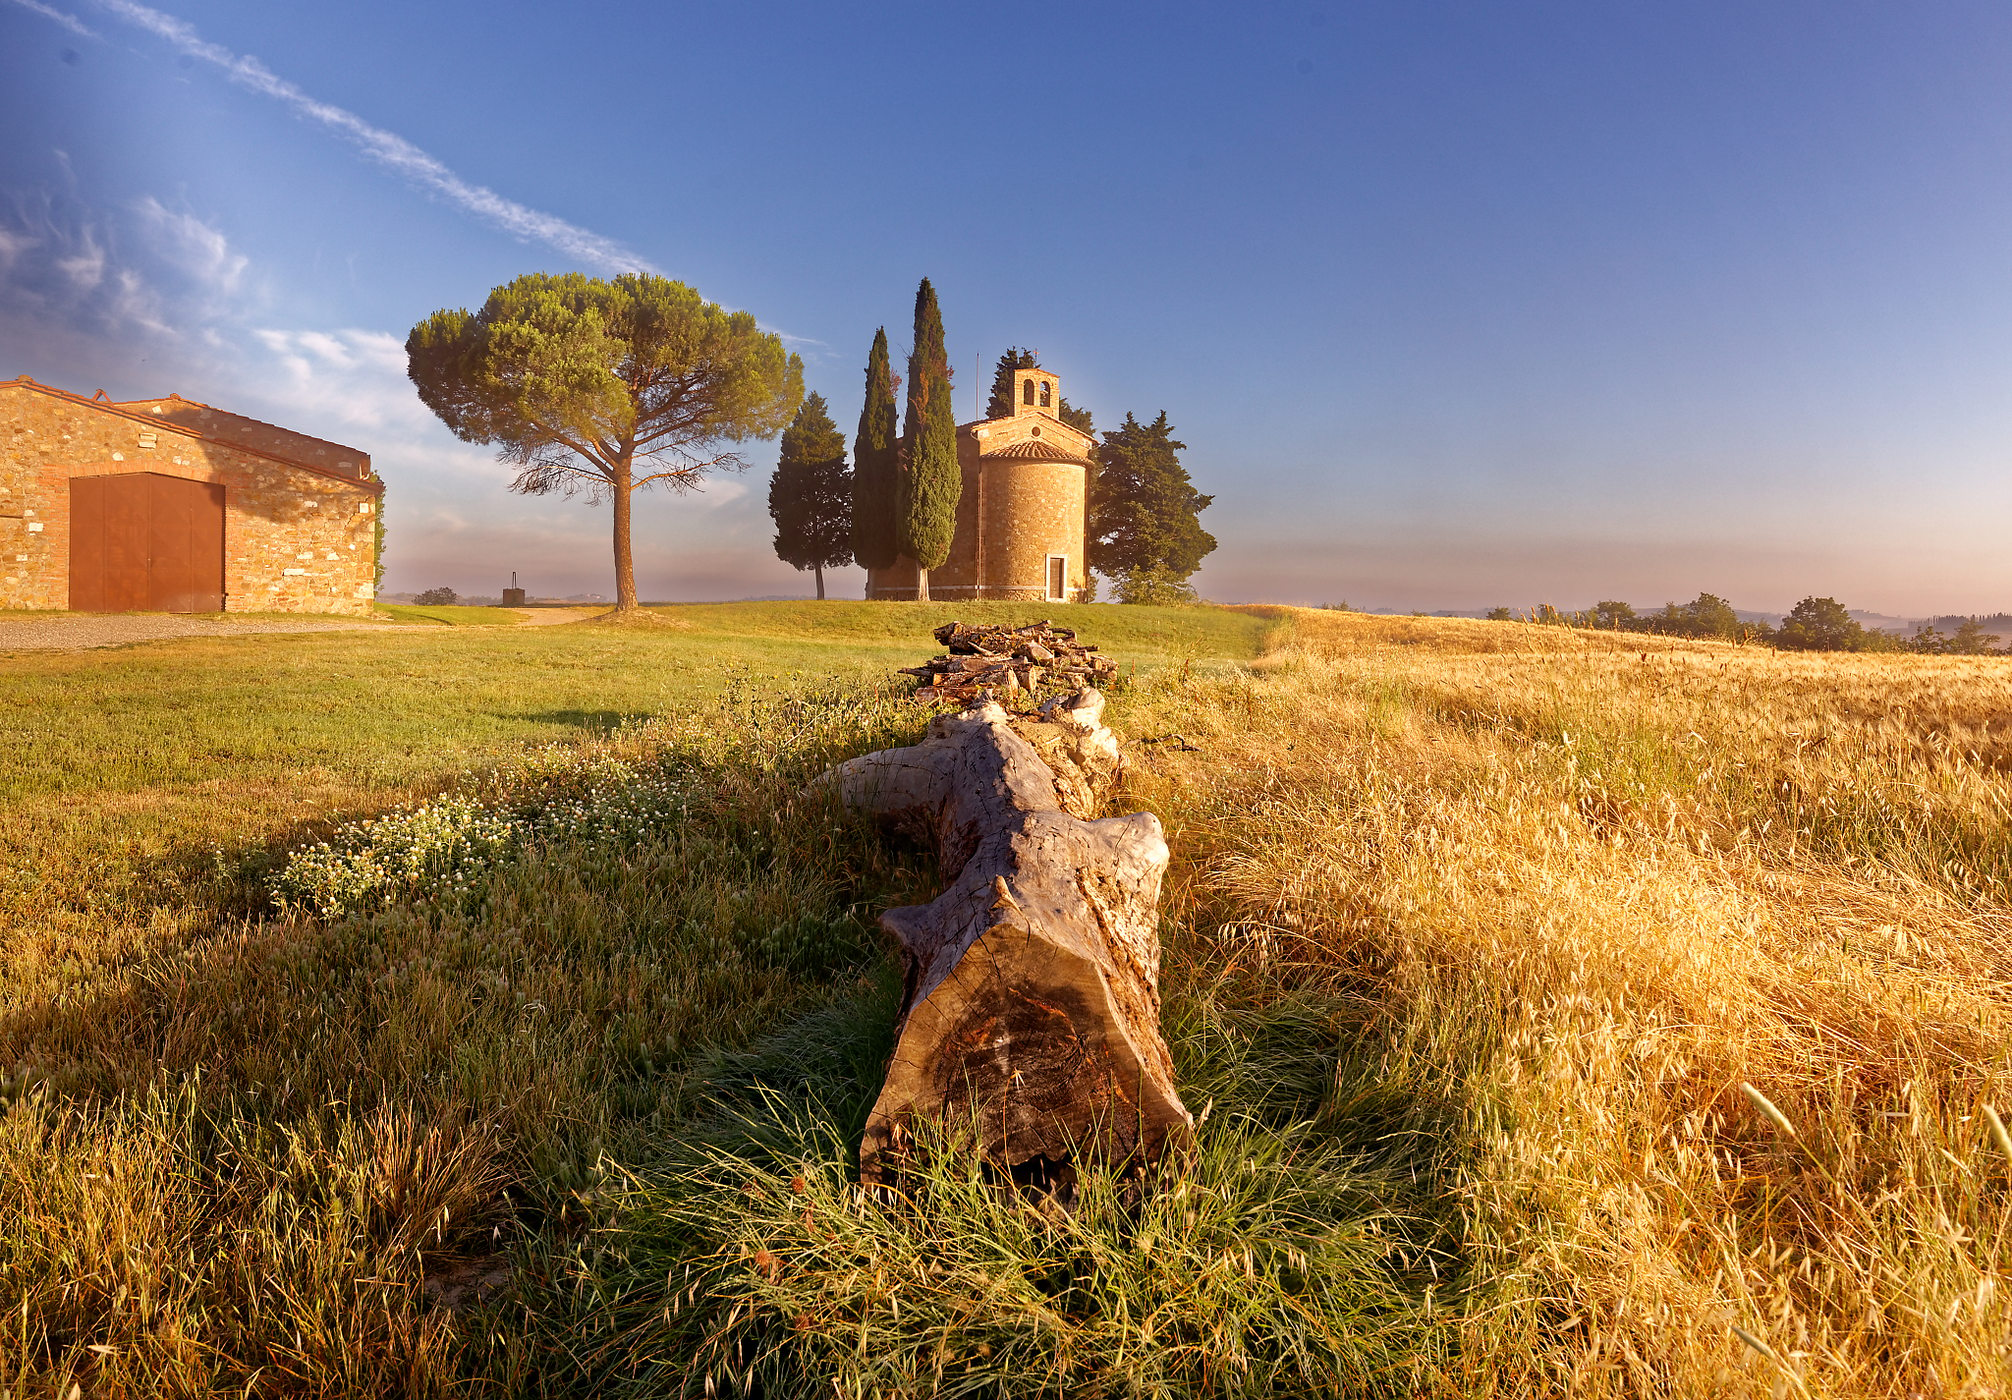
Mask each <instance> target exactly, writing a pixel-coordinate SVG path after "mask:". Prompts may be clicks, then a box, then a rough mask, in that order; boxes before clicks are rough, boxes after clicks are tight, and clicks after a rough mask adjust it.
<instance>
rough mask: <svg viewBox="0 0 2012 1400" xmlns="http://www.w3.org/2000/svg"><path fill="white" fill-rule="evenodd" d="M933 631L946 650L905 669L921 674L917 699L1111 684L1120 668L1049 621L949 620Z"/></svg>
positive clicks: (972, 699) (965, 701)
mask: <svg viewBox="0 0 2012 1400" xmlns="http://www.w3.org/2000/svg"><path fill="white" fill-rule="evenodd" d="M935 636H936V640H937V641H939V642H941V643H942V644H943V646H944V647H945V648H946V650H947V653H948V654H947V655H944V656H939V657H937V658H935V659H934V660H932V661H929V662H927V663H925V664H923V665H921V666H912V667H909V668H908V669H906V670H904V671H903V672H902V674H903V675H907V676H916V677H919V678H920V679H921V681H922V684H921V686H919V687H918V688H917V689H916V692H915V698H916V699H917V700H942V701H947V702H949V703H950V704H954V705H970V704H974V703H976V702H977V701H979V700H983V699H989V698H993V697H997V698H999V699H1002V700H1003V699H1005V698H1007V697H1008V696H1010V695H1012V694H1013V693H1015V692H1016V691H1027V692H1029V693H1037V692H1039V691H1041V690H1043V689H1047V690H1080V689H1082V688H1084V687H1086V686H1091V687H1094V686H1102V685H1107V684H1108V683H1109V682H1110V681H1111V680H1113V679H1115V678H1116V676H1117V674H1118V663H1117V662H1115V661H1113V660H1112V659H1111V658H1110V657H1108V656H1100V655H1098V654H1097V649H1096V648H1095V647H1093V646H1085V645H1084V644H1083V643H1081V642H1078V641H1077V640H1076V634H1075V632H1074V631H1073V630H1072V629H1070V628H1067V627H1055V626H1052V625H1051V624H1049V623H1047V622H1034V623H1029V624H1028V625H1027V626H1025V627H982V626H972V625H971V624H969V623H964V622H946V623H944V624H943V625H942V626H941V627H939V628H937V629H936V632H935Z"/></svg>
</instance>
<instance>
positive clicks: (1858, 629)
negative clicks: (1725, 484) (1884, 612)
mask: <svg viewBox="0 0 2012 1400" xmlns="http://www.w3.org/2000/svg"><path fill="white" fill-rule="evenodd" d="M1488 617H1489V619H1490V620H1491V621H1497V622H1512V621H1522V622H1535V623H1541V624H1547V625H1550V626H1554V627H1583V628H1588V629H1595V630H1598V631H1602V632H1646V633H1653V634H1655V635H1658V636H1665V637H1696V638H1703V639H1707V640H1717V641H1727V642H1734V643H1740V644H1744V643H1756V644H1759V645H1763V646H1772V647H1775V648H1776V649H1778V650H1781V651H1866V652H1879V651H1889V652H1916V653H1919V654H1923V655H1930V656H2004V655H2012V645H2007V646H1996V645H1993V643H1994V642H1996V641H1997V640H1998V639H1999V638H2001V637H2007V636H2012V617H2008V616H2007V615H2006V614H2003V613H2000V614H1998V615H1996V616H1994V617H1991V618H1989V619H1985V618H1978V617H1948V618H1934V619H1932V620H1931V621H1929V622H1926V623H1923V624H1922V625H1921V626H1920V627H1918V628H1916V629H1915V633H1914V635H1913V636H1912V637H1902V636H1900V635H1899V634H1897V633H1893V632H1882V631H1880V630H1878V629H1877V628H1872V627H1867V626H1865V625H1864V624H1863V623H1861V622H1860V621H1858V619H1857V618H1854V617H1853V616H1852V615H1851V611H1850V609H1848V608H1846V607H1845V605H1844V604H1842V603H1840V602H1838V601H1837V599H1835V598H1814V597H1812V598H1804V599H1803V600H1802V601H1801V602H1800V603H1797V604H1796V605H1795V606H1794V607H1793V608H1791V609H1789V612H1788V615H1787V616H1785V617H1784V618H1782V620H1781V625H1780V626H1779V627H1772V626H1770V625H1768V624H1767V623H1766V622H1764V621H1760V620H1748V619H1742V618H1741V617H1740V615H1739V614H1738V613H1737V612H1735V611H1734V609H1733V605H1732V604H1731V603H1729V602H1727V601H1726V600H1725V599H1724V598H1721V597H1719V596H1718V595H1717V594H1716V593H1700V594H1698V596H1697V597H1696V598H1694V599H1692V600H1691V601H1690V602H1688V603H1665V604H1664V605H1663V606H1662V608H1661V609H1660V610H1659V611H1657V612H1651V613H1639V612H1636V611H1635V609H1634V608H1633V607H1632V606H1630V605H1629V604H1627V603H1623V602H1619V601H1617V600H1614V599H1607V600H1604V601H1602V602H1598V603H1595V604H1594V605H1593V606H1592V607H1590V608H1587V609H1585V610H1583V611H1580V612H1566V611H1563V610H1561V609H1558V608H1555V607H1552V606H1551V605H1550V604H1549V603H1540V604H1538V605H1537V606H1536V607H1535V608H1533V609H1531V610H1530V611H1528V612H1527V613H1518V612H1516V611H1515V610H1514V609H1511V608H1506V607H1498V608H1491V609H1489V611H1488ZM1936 623H1945V624H1952V626H1951V630H1950V631H1949V632H1947V633H1945V632H1943V631H1941V630H1939V629H1938V628H1937V626H1936V625H1935V624H1936Z"/></svg>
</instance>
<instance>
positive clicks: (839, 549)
mask: <svg viewBox="0 0 2012 1400" xmlns="http://www.w3.org/2000/svg"><path fill="white" fill-rule="evenodd" d="M768 513H769V518H770V519H771V520H773V521H775V553H776V557H777V558H778V559H780V560H782V562H783V563H785V564H788V565H789V566H790V567H791V568H795V569H814V570H816V571H817V596H818V598H819V599H822V598H823V597H824V571H825V570H826V569H836V568H840V567H842V566H844V565H846V564H850V563H851V562H852V473H851V472H849V471H847V470H846V469H845V434H844V433H841V432H840V431H839V430H838V424H836V423H834V422H832V421H831V415H830V414H829V413H828V412H826V411H825V402H824V395H822V394H812V395H810V397H808V398H806V399H805V400H804V401H803V407H801V408H799V409H798V410H797V411H796V418H795V419H794V420H793V421H792V422H791V423H790V425H789V426H788V427H787V428H784V429H783V432H782V455H781V456H780V457H778V458H777V459H776V464H775V475H774V476H772V477H770V478H769V483H768Z"/></svg>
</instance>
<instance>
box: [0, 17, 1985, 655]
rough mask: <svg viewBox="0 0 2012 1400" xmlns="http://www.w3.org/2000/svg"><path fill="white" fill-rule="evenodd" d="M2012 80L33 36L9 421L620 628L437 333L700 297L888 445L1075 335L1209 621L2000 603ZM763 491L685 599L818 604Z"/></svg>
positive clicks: (692, 551)
mask: <svg viewBox="0 0 2012 1400" xmlns="http://www.w3.org/2000/svg"><path fill="white" fill-rule="evenodd" d="M253 55H255V56H256V59H255V60H252V61H249V62H248V61H247V60H248V59H249V56H253ZM2008 72H2012V8H2008V7H2005V6H2003V5H1989V4H1941V3H1921V4H1911V5H1899V4H1888V5H1863V4H1851V3H1835V2H1833V3H1824V4H1816V3H1806V4H1805V3H1766V4H1759V5H1756V4H1752V3H1741V4H1709V3H1689V4H1684V5H1670V4H1664V3H1658V4H1631V3H1613V2H1612V0H1608V2H1607V3H1573V4H1564V3H1554V4H1543V3H1526V4H1480V3H1462V4H1441V3H1432V0H1400V3H1390V4H1317V3H1310V0H1288V3H1278V4H1267V3H1246V4H1235V5H1229V4H1223V5H1180V4H1164V3H1163V4H1151V5H1147V4H1136V5H1134V4H1123V5H1120V4H1089V5H1083V6H1077V7H1067V8H1058V7H1040V6H1027V7H1017V9H1016V7H1012V6H1003V7H1002V6H976V5H971V6H965V5H943V4H929V5H925V4H882V5H877V6H873V7H859V6H838V5H822V6H818V5H790V4H773V5H767V6H750V5H684V6H677V5H671V6H665V5H643V4H594V3H576V4H572V5H568V6H564V7H533V6H526V5H512V4H508V3H496V4H486V5H482V6H475V5H470V4H461V3H438V4H429V5H424V6H414V5H410V4H400V5H390V4H380V3H376V0H352V3H349V4H346V5H343V6H309V5H304V4H297V3H275V0H266V3H260V4H252V3H247V2H246V0H203V2H202V3H196V0H187V2H186V3H177V4H174V5H173V6H172V7H169V8H163V9H156V8H149V7H145V6H142V5H139V4H137V3H134V0H0V129H4V130H5V132H6V133H7V140H6V142H5V143H4V146H0V377H12V376H13V375H16V374H24V373H25V374H30V375H33V376H34V377H36V378H38V379H42V380H45V381H47V382H51V383H55V384H58V385H60V386H62V387H66V388H72V389H80V390H84V391H86V392H88V391H90V390H93V389H97V388H99V387H103V388H105V389H107V390H108V391H109V392H111V393H112V394H114V395H115V396H121V397H124V396H137V395H140V394H154V393H162V392H167V391H170V390H173V391H176V392H180V393H182V394H184V395H186V396H189V397H192V398H200V399H204V400H206V401H209V402H213V403H216V404H218V405H220V406H223V407H227V408H231V409H234V410H236V411H239V412H245V413H251V414H254V415H256V416H259V417H265V418H270V419H272V420H274V421H278V422H282V423H285V424H286V425H288V426H290V427H296V428H300V429H303V430H305V431H309V432H315V433H320V434H322V435H324V436H328V437H332V438H335V439H337V440H339V441H343V442H346V443H350V444H353V445H355V446H358V447H361V448H363V449H364V450H366V451H369V452H371V453H372V454H373V455H374V457H375V460H376V463H377V466H378V469H379V470H380V472H381V473H382V474H383V476H384V477H385V478H386V480H387V482H388V483H389V489H390V493H391V494H390V498H389V499H390V505H389V516H388V519H389V523H390V541H391V546H390V554H389V571H388V572H389V576H388V578H387V587H388V588H391V589H401V588H423V587H428V586H432V585H434V584H439V583H446V584H449V585H451V586H453V587H456V588H458V589H461V590H462V591H463V592H492V591H494V590H495V589H497V588H499V587H501V586H502V584H503V583H504V582H506V581H507V579H506V577H505V575H507V573H508V571H510V570H512V569H515V570H516V571H518V572H519V573H520V574H521V575H522V576H523V578H524V581H525V583H526V584H527V585H528V586H530V587H531V588H532V589H533V590H534V591H537V592H547V593H552V594H565V593H573V592H583V591H600V592H606V591H610V579H611V569H610V565H609V562H608V560H609V551H608V547H607V542H606V530H607V526H608V516H607V512H606V509H605V507H600V508H593V507H589V506H587V505H585V504H583V503H581V502H580V501H577V500H574V501H566V500H561V499H554V498H543V499H526V498H521V497H515V496H512V495H510V494H509V493H508V492H507V491H506V490H505V482H506V480H507V478H508V471H507V469H506V468H503V467H501V466H498V465H497V464H495V463H494V462H493V461H492V460H491V459H490V457H489V454H488V453H487V451H486V450H485V449H481V448H476V447H471V446H468V445H466V444H461V443H458V442H456V441H455V440H454V439H453V438H452V437H451V436H449V435H448V434H447V433H446V431H445V430H444V429H443V428H441V427H439V426H438V425H437V424H435V423H434V422H432V421H431V419H430V418H429V416H428V415H427V414H426V412H425V410H424V409H423V408H422V407H421V406H420V405H419V403H418V401H417V399H416V398H415V397H414V396H413V394H412V392H411V389H410V386H409V384H407V382H406V381H405V379H404V376H403V357H402V352H401V350H400V346H401V345H402V342H403V339H404V336H405V333H406V331H407V330H408V329H409V328H410V327H411V325H412V324H413V323H414V322H415V321H417V320H419V319H421V318H423V317H424V316H425V315H427V314H428V313H429V312H431V311H432V310H434V309H435V308H437V307H441V306H460V305H468V306H473V305H477V304H479V303H480V302H481V300H482V298H483V296H484V295H485V294H486V293H487V291H488V289H489V288H490V287H491V286H493V285H495V284H497V283H499V282H503V281H506V280H508V279H509V278H511V277H513V276H516V275H518V274H519V273H522V272H527V271H533V270H541V269H542V270H554V271H556V270H562V269H567V268H582V269H584V270H587V271H593V272H606V271H609V270H612V269H613V268H615V267H617V266H622V265H628V264H635V265H647V266H649V267H652V268H654V269H656V270H659V271H661V272H663V273H665V274H667V275H669V276H673V277H676V278H679V279H680V280H683V281H686V282H689V283H691V284H692V285H693V286H695V287H697V288H698V289H699V290H700V291H701V292H703V293H704V294H705V295H707V296H708V297H710V298H712V299H715V300H718V301H720V302H722V303H724V304H727V305H730V306H737V307H744V308H746V309H748V310H750V311H753V312H754V313H755V314H756V315H757V316H759V317H760V318H761V320H762V322H763V323H764V324H765V325H767V326H768V327H770V328H771V329H774V330H776V331H779V332H781V333H784V334H786V335H788V336H790V337H792V342H793V343H794V344H796V345H797V346H798V348H799V349H800V350H801V351H802V352H803V354H804V356H805V360H806V364H807V370H808V379H809V383H810V386H811V387H812V388H816V389H819V390H821V391H822V392H823V393H824V394H825V396H826V397H827V398H828V399H829V400H830V401H831V402H832V404H833V408H834V416H835V417H837V418H838V419H839V420H840V422H841V425H842V426H844V427H846V428H847V430H848V432H849V431H850V427H851V424H852V420H853V419H854V417H855V416H856V415H857V413H858V402H859V400H858V395H859V392H860V370H861V366H862V365H863V362H864V358H865V352H866V348H867V345H868V342H869V341H870V340H871V337H872V335H873V331H874V328H875V327H876V326H878V325H881V324H883V323H884V324H886V325H887V326H888V327H889V330H890V334H891V335H892V336H893V337H894V339H895V341H896V343H897V346H899V345H901V344H904V343H905V341H906V338H907V325H906V318H907V315H908V312H909V308H910V305H911V301H912V297H913V292H914V287H915V282H916V280H917V279H918V278H919V277H921V276H923V275H925V274H926V275H928V276H930V277H931V278H932V279H933V280H934V281H935V283H936V285H937V287H938V289H939V291H940V293H941V296H942V300H943V306H944V313H945V320H946V327H947V331H948V335H949V340H950V349H951V355H952V361H953V364H954V365H956V366H957V367H958V369H959V375H960V401H968V399H969V398H970V396H971V394H972V391H973V388H974V386H973V384H972V382H971V381H972V376H973V368H972V366H973V361H974V358H978V357H982V358H983V360H984V362H985V364H986V365H988V366H989V364H990V363H991V360H992V358H993V357H994V356H996V355H997V354H998V352H999V351H1000V350H1002V349H1004V348H1005V347H1006V346H1008V345H1011V344H1025V345H1031V346H1034V347H1037V348H1038V349H1039V350H1040V351H1041V352H1042V356H1043V360H1044V363H1046V364H1047V365H1048V367H1049V368H1051V369H1053V370H1054V371H1055V372H1056V373H1057V375H1058V376H1059V377H1060V378H1061V380H1062V382H1063V384H1064V386H1065V388H1066V389H1067V391H1068V393H1069V396H1070V398H1071V399H1072V400H1074V401H1076V402H1078V403H1082V404H1084V405H1086V406H1088V407H1090V408H1091V409H1093V410H1094V411H1095V413H1096V415H1097V419H1098V423H1099V426H1103V427H1109V426H1114V425H1115V424H1116V422H1117V421H1118V420H1120V419H1121V418H1122V417H1123V415H1124V414H1125V412H1126V411H1128V410H1130V411H1135V412H1137V413H1139V414H1140V415H1141V416H1142V417H1145V416H1150V415H1151V414H1153V413H1155V412H1157V411H1159V410H1160V409H1163V408H1164V409H1166V410H1167V411H1168V413H1169V415H1170V416H1171V418H1172V421H1173V423H1174V425H1175V428H1176V429H1177V434H1178V436H1179V437H1180V438H1181V439H1182V440H1183V441H1184V442H1186V443H1187V444H1188V451H1187V453H1186V456H1185V460H1186V461H1187V464H1188V466H1189V468H1190V470H1191V471H1192V473H1193V475H1194V477H1195V479H1196V482H1197V484H1198V485H1199V486H1200V487H1201V489H1203V490H1205V491H1210V492H1213V493H1215V495H1216V504H1215V506H1214V507H1213V508H1211V509H1210V510H1209V511H1208V512H1207V513H1206V515H1205V517H1204V523H1205V524H1206V525H1207V526H1208V527H1209V528H1210V529H1211V530H1212V531H1213V532H1214V533H1215V535H1216V536H1217V537H1218V539H1220V540H1221V542H1222V547H1221V548H1220V549H1219V550H1218V551H1217V553H1216V554H1215V555H1213V556H1212V557H1211V558H1210V560H1209V561H1208V563H1207V564H1206V565H1205V567H1204V569H1203V571H1202V573H1201V575H1200V576H1199V577H1198V579H1197V582H1198V583H1199V585H1200V586H1201V589H1202V591H1203V592H1204V594H1206V595H1207V596H1211V597H1215V598H1218V599H1223V600H1247V599H1273V600H1280V601H1296V602H1320V601H1336V600H1341V599H1347V600H1349V601H1351V602H1353V603H1355V604H1356V605H1358V606H1369V607H1395V608H1413V607H1416V608H1426V609H1440V608H1473V607H1484V606H1489V605H1492V604H1496V603H1508V604H1514V605H1525V606H1527V605H1529V604H1532V603H1536V602H1540V601H1549V602H1554V603H1557V604H1559V605H1561V606H1580V605H1584V604H1586V603H1589V602H1591V601H1593V600H1594V599H1596V598H1603V597H1620V598H1624V599H1628V600H1631V601H1633V602H1635V603H1637V604H1652V605H1653V604H1660V603H1662V602H1663V601H1665V600H1667V599H1672V598H1675V599H1685V598H1689V597H1692V596H1694V595H1695V594H1696V593H1697V592H1698V591H1700V590H1701V589H1709V590H1711V591H1713V592H1716V593H1721V594H1724V595H1726V596H1728V597H1730V598H1732V599H1733V600H1734V601H1735V602H1736V603H1738V604H1739V605H1740V606H1742V607H1749V608H1757V609H1775V610H1779V609H1782V608H1786V607H1787V606H1789V605H1790V604H1792V603H1793V602H1795V601H1796V599H1798V598H1800V597H1802V596H1803V595H1805V594H1810V593H1815V594H1829V595H1834V596H1836V597H1839V598H1841V599H1843V600H1844V601H1846V602H1847V603H1849V604H1851V605H1852V606H1854V607H1863V608H1869V609H1874V610H1879V611H1883V612H1888V613H1897V614H1904V615H1911V616H1921V615H1926V614H1928V613H1931V612H1948V611H1961V612H1975V611H1980V610H1982V611H1987V612H1988V611H1995V610H1998V609H2000V608H2012V550H2008V549H2007V548H2006V545H2005V535H2006V526H2007V522H2008V521H2012V470H2008V458H2012V394H2008V392H2007V390H2008V388H2012V96H2008V92H2012V85H2008V83H2007V82H2006V78H2005V75H2006V74H2007V73H2008ZM751 455H752V456H753V458H754V460H755V461H756V462H757V464H758V465H757V467H756V469H755V470H753V471H750V472H749V473H747V474H746V475H745V476H742V477H737V478H728V479H723V480H721V481H719V482H717V483H716V484H714V485H712V486H710V487H708V488H707V489H706V490H705V491H703V492H700V493H694V494H690V495H686V496H682V497H675V496H658V497H654V498H648V499H645V500H644V501H642V502H641V503H640V509H639V511H638V516H637V529H638V536H637V558H638V582H639V585H640V587H641V589H642V591H643V593H644V595H645V596H646V597H652V598H706V597H744V596H759V595H768V594H788V593H800V592H807V591H808V582H809V580H808V575H801V574H797V573H796V572H794V571H793V570H790V569H789V568H788V567H787V566H785V565H782V564H780V563H779V562H778V561H776V560H775V558H774V557H773V554H772V553H771V550H770V545H769V538H770V532H769V524H768V519H767V514H766V511H765V509H764V507H763V499H764V491H765V485H766V476H767V468H768V465H769V464H770V463H772V462H773V460H774V448H773V446H772V445H766V444H763V445H757V448H756V450H755V452H754V453H753V454H751ZM858 585H859V576H858V574H857V573H856V572H848V573H845V574H841V575H840V576H839V577H838V579H837V581H836V583H835V589H836V591H838V592H839V593H841V594H843V593H845V592H849V591H851V590H854V589H856V588H857V587H858Z"/></svg>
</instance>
